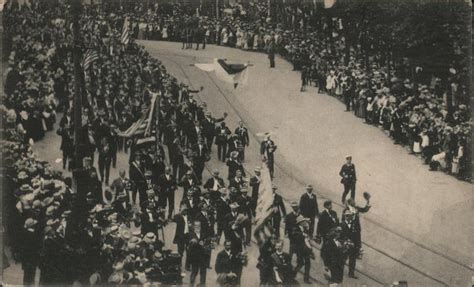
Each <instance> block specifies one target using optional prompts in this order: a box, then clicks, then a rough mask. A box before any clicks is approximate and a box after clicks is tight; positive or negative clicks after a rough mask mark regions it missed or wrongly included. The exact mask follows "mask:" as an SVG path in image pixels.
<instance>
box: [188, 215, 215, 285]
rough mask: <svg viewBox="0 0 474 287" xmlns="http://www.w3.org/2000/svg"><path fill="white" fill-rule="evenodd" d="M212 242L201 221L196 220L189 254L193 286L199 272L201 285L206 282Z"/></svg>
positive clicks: (191, 235) (190, 237)
mask: <svg viewBox="0 0 474 287" xmlns="http://www.w3.org/2000/svg"><path fill="white" fill-rule="evenodd" d="M209 244H210V238H209V237H208V235H207V234H204V233H203V232H202V229H201V222H199V221H194V223H193V229H192V231H191V232H190V234H189V246H188V256H189V263H190V265H191V279H190V281H191V282H190V283H191V286H194V282H195V281H196V277H197V275H198V273H199V277H200V280H199V282H200V285H205V284H206V274H207V267H208V265H209V263H208V262H209V260H208V258H207V257H208V255H209V252H208V251H207V249H208V248H210V246H209Z"/></svg>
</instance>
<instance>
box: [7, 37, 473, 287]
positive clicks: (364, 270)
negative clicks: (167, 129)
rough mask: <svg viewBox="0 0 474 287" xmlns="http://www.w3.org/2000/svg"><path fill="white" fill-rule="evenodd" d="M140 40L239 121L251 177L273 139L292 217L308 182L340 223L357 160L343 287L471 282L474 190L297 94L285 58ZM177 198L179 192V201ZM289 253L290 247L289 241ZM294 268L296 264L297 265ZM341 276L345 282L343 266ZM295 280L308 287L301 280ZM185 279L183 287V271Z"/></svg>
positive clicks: (316, 97)
mask: <svg viewBox="0 0 474 287" xmlns="http://www.w3.org/2000/svg"><path fill="white" fill-rule="evenodd" d="M142 43H143V44H144V45H145V47H146V48H147V50H148V51H149V53H150V54H151V55H152V56H155V57H157V58H158V59H160V60H161V61H162V62H163V64H164V65H165V66H166V67H167V69H168V71H169V72H170V73H171V74H173V75H174V76H175V77H177V78H178V80H180V81H182V82H184V83H186V84H188V85H189V86H191V87H192V88H194V89H198V88H199V87H200V86H203V87H204V90H203V91H202V92H201V93H200V94H199V96H198V98H197V100H202V101H205V102H207V105H208V109H209V110H210V111H211V112H212V113H213V115H214V116H217V117H219V116H221V114H222V113H223V112H227V113H228V114H229V116H228V118H227V119H226V123H227V125H228V126H229V128H230V129H231V130H233V129H235V127H236V126H237V123H238V121H239V120H243V121H244V122H245V125H246V126H247V127H248V128H249V131H250V134H251V135H250V146H249V147H248V148H247V150H246V161H245V163H244V165H245V167H246V169H247V171H248V174H247V175H248V176H249V175H251V174H252V171H253V169H254V168H255V167H256V166H260V164H261V163H260V155H259V142H260V140H261V138H260V137H259V136H258V135H257V134H259V133H264V132H266V131H271V132H272V133H273V136H272V138H273V139H274V141H275V143H276V144H277V145H278V150H277V153H276V157H275V162H276V167H275V177H276V178H275V184H276V185H277V186H278V191H277V192H279V193H280V194H281V195H282V196H283V197H284V198H285V200H287V202H286V203H287V206H288V207H287V209H288V210H290V208H289V205H288V203H289V201H292V200H298V199H299V197H300V195H301V194H302V193H303V192H304V185H306V184H312V185H313V186H314V187H315V191H316V193H317V195H318V201H319V207H320V209H322V208H323V207H322V203H323V201H324V199H326V198H329V199H331V200H333V202H334V205H335V207H334V209H335V210H336V212H337V213H338V215H339V217H340V214H341V203H340V201H341V199H340V197H341V194H342V185H341V184H340V183H339V180H340V179H339V175H338V173H339V169H340V167H341V165H342V164H343V163H344V158H345V155H346V154H351V155H352V156H353V162H354V163H355V165H356V168H357V178H358V182H357V196H356V201H357V202H358V203H359V204H364V201H363V198H362V192H363V191H368V192H369V193H371V195H372V200H371V204H372V209H371V210H370V211H369V213H367V214H364V215H363V216H362V221H361V224H362V240H363V242H364V244H363V248H364V251H365V252H364V256H363V259H362V260H358V262H357V272H356V275H357V276H358V277H359V279H358V280H354V279H349V278H347V276H345V277H346V278H344V284H343V286H381V285H388V284H391V283H392V282H394V281H398V280H407V281H408V283H409V286H468V285H469V282H471V274H472V268H471V267H472V265H471V264H472V261H473V260H472V255H473V252H472V242H471V241H472V239H470V237H469V235H470V234H472V228H473V227H472V217H473V193H472V191H473V188H472V185H471V184H468V183H465V182H462V181H458V180H457V179H455V178H454V177H451V176H447V175H445V174H443V173H441V172H430V171H428V167H427V166H425V165H423V164H422V162H421V160H420V159H418V158H417V157H415V156H412V155H409V154H408V153H407V151H406V150H405V149H404V148H403V147H401V146H398V145H394V144H393V143H392V142H391V140H390V139H389V138H388V137H387V136H386V135H385V134H384V133H383V132H382V131H381V130H379V129H377V128H375V127H373V126H369V125H365V124H364V123H363V122H362V120H361V119H358V118H356V117H355V116H354V115H353V114H352V113H346V112H344V105H343V104H342V103H341V102H339V100H337V99H335V98H332V97H330V96H327V95H322V94H317V93H316V91H315V89H314V88H310V89H308V91H306V92H303V93H301V92H299V90H300V74H299V73H298V72H295V71H292V66H291V64H290V63H288V62H286V61H284V60H282V59H281V58H278V57H277V59H276V69H269V68H268V59H267V58H266V55H265V54H261V53H254V52H245V51H241V50H237V49H231V48H223V47H217V46H212V45H211V46H208V47H207V48H206V50H200V51H195V50H181V44H180V43H169V42H151V41H143V42H142ZM214 57H219V58H225V59H227V61H229V62H235V63H245V62H247V61H250V63H251V64H253V66H251V67H249V69H250V70H249V81H248V84H247V85H245V86H244V85H239V86H238V87H237V88H236V89H234V88H233V86H232V85H231V84H228V83H225V82H222V81H220V80H219V79H217V78H216V77H215V75H214V74H212V73H210V74H208V73H206V72H204V71H201V70H199V69H198V68H196V67H194V66H192V64H195V63H210V62H211V61H212V60H213V58H214ZM59 118H60V116H59ZM59 145H60V137H59V136H57V135H56V133H55V132H49V133H47V136H46V137H45V138H44V139H43V140H42V141H40V142H38V143H37V144H35V146H34V149H35V152H36V153H37V154H38V155H39V157H40V158H42V159H44V160H47V161H49V162H50V163H52V164H53V165H54V166H55V167H56V168H57V169H58V170H61V169H62V164H61V163H54V161H55V160H56V159H57V158H60V157H61V152H60V150H59ZM117 160H118V161H117V169H112V170H111V176H110V178H111V180H112V179H114V178H116V177H118V170H119V169H120V168H125V169H126V170H128V166H127V160H128V155H126V154H123V153H119V154H118V159H117ZM96 161H97V156H96ZM96 164H97V163H95V165H96ZM214 168H218V169H219V170H220V171H221V175H222V176H223V177H225V176H226V175H227V168H226V166H225V164H223V163H221V162H219V161H217V160H216V148H215V147H213V154H212V159H211V161H210V162H209V163H208V164H207V170H206V171H205V173H204V178H207V177H208V176H209V170H212V169H214ZM65 174H67V172H65ZM181 197H182V191H181V189H180V190H179V191H178V195H177V196H176V203H178V202H179V200H180V199H181ZM176 207H177V204H176ZM282 234H283V233H282ZM173 235H174V223H171V224H170V225H168V226H167V228H166V230H165V244H166V247H168V248H172V249H176V246H175V245H174V244H172V237H173ZM316 247H318V246H317V245H315V248H316ZM222 248H223V246H222V244H221V245H220V246H216V249H215V250H214V252H213V258H212V261H211V262H212V263H211V265H213V264H214V260H215V255H216V254H217V252H218V251H220V250H221V249H222ZM285 248H288V243H287V242H286V246H285ZM318 248H319V247H318ZM247 252H248V254H249V263H248V265H247V267H245V268H244V271H243V276H242V286H258V282H259V273H258V269H256V268H255V266H256V259H257V257H258V249H257V248H256V245H255V244H253V245H252V246H251V247H250V248H248V250H247ZM315 253H316V255H317V256H316V259H315V260H313V261H312V266H311V274H312V280H313V284H312V285H315V286H318V285H325V284H327V281H326V280H325V279H324V277H323V267H322V263H321V260H320V258H319V251H318V250H317V249H315ZM295 259H296V258H295ZM293 262H294V264H296V260H295V261H293ZM10 264H11V266H10V267H9V268H8V269H6V270H5V274H4V275H5V276H4V282H7V283H9V284H21V280H22V271H21V268H20V267H19V266H18V265H17V264H13V263H12V262H10ZM345 272H346V273H345V274H346V275H347V268H346V270H345ZM297 279H298V281H299V282H300V283H301V284H302V285H304V284H303V283H302V281H303V280H302V279H303V277H302V274H299V275H298V277H297ZM215 280H216V274H215V271H214V270H208V278H207V282H208V283H209V284H210V285H214V284H215ZM185 282H189V273H188V274H186V277H185Z"/></svg>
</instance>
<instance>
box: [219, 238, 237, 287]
mask: <svg viewBox="0 0 474 287" xmlns="http://www.w3.org/2000/svg"><path fill="white" fill-rule="evenodd" d="M231 244H232V243H231V242H230V241H229V240H226V241H225V242H224V249H223V250H222V251H221V252H219V253H218V254H217V257H216V265H215V269H216V273H217V276H218V279H217V280H218V283H219V284H220V285H221V286H227V285H229V284H231V285H235V284H237V274H236V273H235V272H236V270H235V269H236V265H237V264H238V263H239V259H238V258H236V257H235V256H234V255H233V254H232V252H231Z"/></svg>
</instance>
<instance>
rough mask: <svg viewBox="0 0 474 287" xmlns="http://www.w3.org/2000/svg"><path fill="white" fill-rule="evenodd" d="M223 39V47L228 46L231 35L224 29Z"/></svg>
mask: <svg viewBox="0 0 474 287" xmlns="http://www.w3.org/2000/svg"><path fill="white" fill-rule="evenodd" d="M221 36H222V37H221V39H222V45H223V46H227V43H229V33H227V29H226V28H224V29H222V33H221Z"/></svg>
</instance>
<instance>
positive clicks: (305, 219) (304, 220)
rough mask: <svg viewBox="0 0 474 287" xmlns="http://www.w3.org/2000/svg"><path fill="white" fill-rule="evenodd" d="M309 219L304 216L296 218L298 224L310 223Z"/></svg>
mask: <svg viewBox="0 0 474 287" xmlns="http://www.w3.org/2000/svg"><path fill="white" fill-rule="evenodd" d="M308 221H309V218H306V217H303V216H302V215H298V216H297V217H296V224H300V223H302V222H308Z"/></svg>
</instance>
